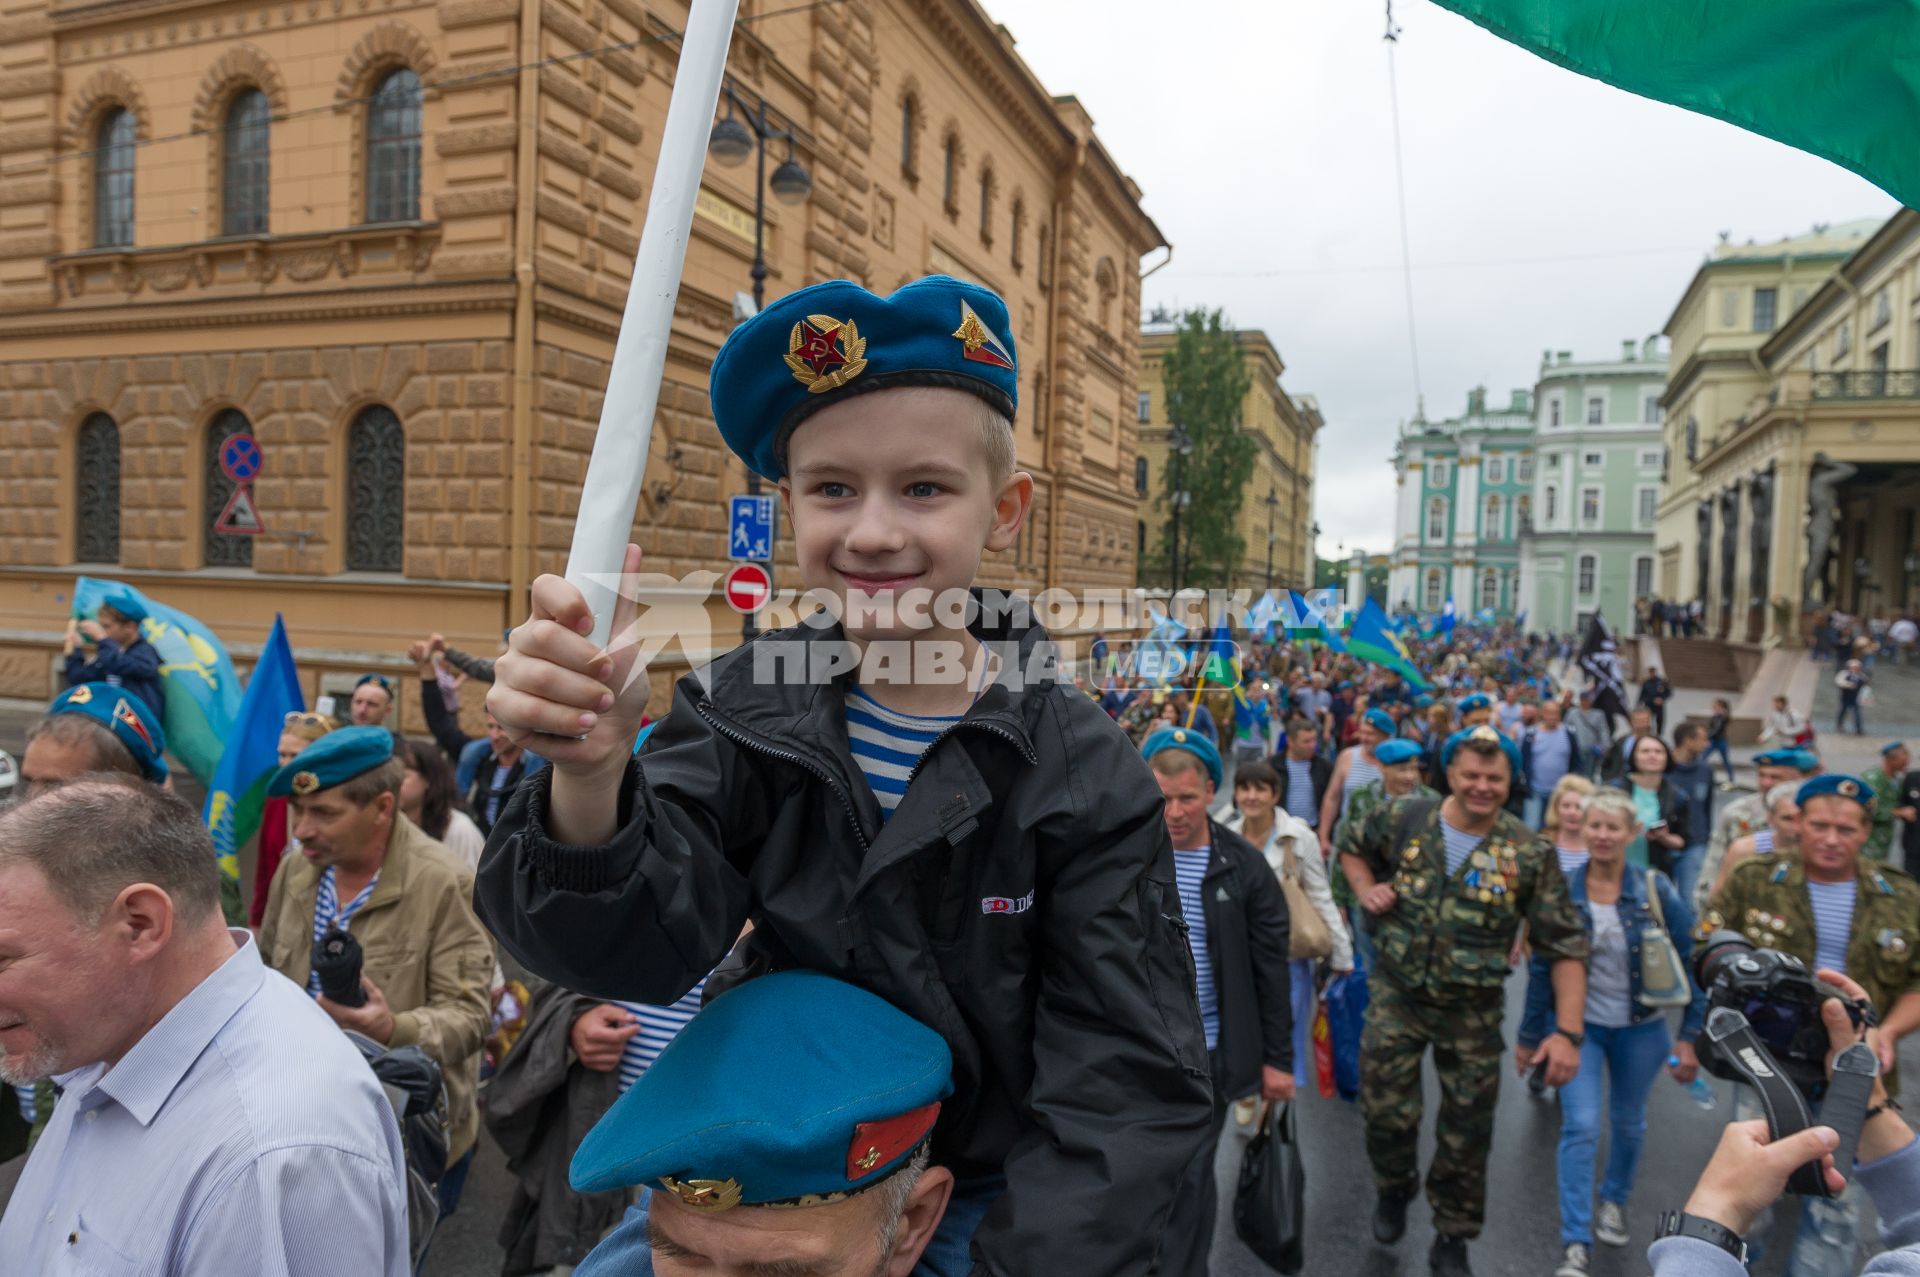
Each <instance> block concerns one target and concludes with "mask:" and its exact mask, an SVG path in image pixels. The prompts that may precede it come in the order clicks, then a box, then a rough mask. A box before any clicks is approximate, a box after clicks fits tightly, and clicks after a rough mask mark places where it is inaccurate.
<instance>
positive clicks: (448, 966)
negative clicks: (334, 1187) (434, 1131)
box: [260, 727, 494, 1217]
mask: <svg viewBox="0 0 1920 1277" xmlns="http://www.w3.org/2000/svg"><path fill="white" fill-rule="evenodd" d="M404 770H405V769H404V768H403V766H402V765H401V762H400V760H399V759H397V758H395V757H394V756H393V737H392V735H391V734H390V733H388V731H387V730H386V728H384V727H349V728H343V729H341V730H340V731H336V732H329V733H328V734H327V735H325V736H323V737H321V738H320V739H319V740H317V741H315V742H314V743H313V744H311V745H309V746H308V747H307V748H306V749H305V750H303V751H302V752H301V753H300V754H299V755H298V756H297V757H296V758H294V760H293V761H292V762H290V763H288V764H287V765H286V766H285V767H282V768H281V769H280V770H279V771H278V772H276V773H275V774H274V777H273V779H272V780H271V781H270V782H269V783H268V786H267V792H268V793H269V794H271V795H274V796H276V797H277V796H280V795H286V796H288V797H289V798H290V799H291V806H292V810H293V836H294V838H295V840H296V846H297V847H298V849H299V850H298V854H291V853H290V854H288V855H287V857H286V858H285V859H283V860H282V861H281V862H280V867H279V869H278V870H276V871H275V873H274V876H273V886H272V887H271V888H270V889H269V891H268V894H267V910H266V916H265V918H264V919H263V920H262V925H261V928H260V949H261V952H262V954H263V956H264V957H265V958H266V962H267V965H268V966H270V967H272V968H273V969H274V970H275V971H278V972H279V973H280V974H282V975H284V976H286V977H287V978H288V979H289V980H292V981H293V982H294V983H296V984H298V985H301V986H302V987H304V988H305V989H306V990H307V991H308V992H309V993H310V994H312V995H313V997H314V998H315V1000H316V1001H317V1002H318V1004H319V1006H320V1009H321V1010H323V1011H325V1012H326V1013H327V1014H328V1015H330V1016H332V1017H333V1019H334V1021H335V1022H336V1023H338V1024H339V1025H340V1027H342V1028H344V1029H351V1030H353V1031H354V1032H356V1033H361V1034H364V1035H365V1036H367V1037H369V1038H372V1039H373V1040H374V1041H376V1042H380V1043H384V1044H385V1045H387V1046H407V1045H413V1046H418V1047H419V1048H420V1049H421V1050H423V1051H425V1052H426V1053H427V1054H428V1055H430V1056H432V1057H433V1058H434V1059H435V1060H436V1061H438V1062H439V1065H440V1068H441V1070H442V1072H443V1073H444V1075H445V1078H446V1087H447V1104H448V1110H449V1111H448V1117H449V1121H450V1123H451V1127H452V1130H451V1134H450V1139H449V1141H448V1147H447V1173H446V1175H445V1177H444V1178H443V1179H442V1180H441V1183H440V1198H441V1205H440V1211H441V1215H442V1217H445V1216H446V1215H450V1214H452V1213H453V1209H454V1207H455V1206H456V1205H457V1204H458V1203H459V1199H460V1191H461V1189H462V1187H464V1185H465V1183H466V1176H467V1170H468V1168H469V1167H470V1166H471V1165H472V1161H473V1157H472V1154H473V1145H474V1139H475V1137H476V1136H477V1134H478V1132H479V1123H480V1118H479V1110H478V1108H477V1107H476V1105H475V1098H474V1097H475V1092H476V1090H477V1088H478V1086H479V1079H480V1049H481V1042H482V1040H483V1039H484V1038H485V1036H486V1032H487V1016H488V998H487V993H488V981H489V979H490V978H491V976H492V973H493V962H494V955H493V943H492V940H491V939H490V938H489V937H488V935H487V932H486V930H485V929H484V928H483V927H482V926H481V925H480V920H479V918H477V917H476V916H475V915H474V912H473V906H472V904H471V901H472V899H473V876H472V874H471V872H470V871H469V870H468V869H467V868H466V867H465V866H464V865H462V864H461V863H460V862H459V861H458V860H456V859H455V858H454V856H453V854H452V853H451V852H449V851H448V850H447V849H446V848H445V847H443V846H442V845H441V844H440V843H438V842H436V841H435V840H434V839H432V838H429V837H428V836H427V835H426V834H425V833H423V832H421V830H420V829H419V828H418V827H417V826H415V825H414V824H413V823H412V822H411V821H409V820H408V819H407V818H406V817H405V816H404V815H402V814H401V812H400V779H401V776H402V774H403V772H404ZM334 928H339V929H340V930H343V931H346V932H349V933H351V935H352V936H353V938H354V939H355V940H356V941H358V942H359V945H360V950H361V953H362V955H363V965H362V967H361V978H360V988H361V993H362V995H363V996H364V997H365V999H366V1001H365V1002H364V1004H362V1005H360V1006H348V1005H345V1004H344V1002H336V1001H334V1000H333V999H332V998H329V997H326V996H325V995H323V994H322V993H321V989H320V978H319V976H318V975H317V974H316V973H315V972H314V970H313V963H312V957H313V950H314V946H315V944H316V943H317V942H318V941H320V940H321V939H322V937H324V936H326V935H327V933H328V932H329V931H330V930H332V929H334Z"/></svg>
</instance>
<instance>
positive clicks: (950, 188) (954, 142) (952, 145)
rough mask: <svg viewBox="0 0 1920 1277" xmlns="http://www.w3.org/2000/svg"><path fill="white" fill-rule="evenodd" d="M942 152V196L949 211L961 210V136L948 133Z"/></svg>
mask: <svg viewBox="0 0 1920 1277" xmlns="http://www.w3.org/2000/svg"><path fill="white" fill-rule="evenodd" d="M943 145H944V149H943V151H942V152H941V161H940V164H941V168H940V172H941V178H940V198H941V199H942V200H944V201H945V202H946V205H947V211H948V212H950V213H957V212H959V211H960V138H959V135H958V134H954V133H949V134H947V140H946V142H945V143H944V144H943Z"/></svg>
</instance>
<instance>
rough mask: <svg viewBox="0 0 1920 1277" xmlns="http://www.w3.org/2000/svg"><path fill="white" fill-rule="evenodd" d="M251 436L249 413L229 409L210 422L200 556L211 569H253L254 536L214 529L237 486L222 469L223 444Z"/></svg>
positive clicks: (251, 424)
mask: <svg viewBox="0 0 1920 1277" xmlns="http://www.w3.org/2000/svg"><path fill="white" fill-rule="evenodd" d="M251 433H253V423H252V422H250V421H248V420H247V414H246V413H244V412H241V411H239V410H238V409H235V408H228V409H227V410H226V411H225V412H222V413H220V414H219V415H218V416H216V417H215V418H214V419H213V420H212V421H209V422H208V423H207V447H206V454H207V455H206V459H205V462H204V466H205V474H206V487H205V492H206V503H205V507H204V513H203V515H202V517H203V518H204V519H205V520H206V522H205V524H204V525H203V527H202V531H201V550H202V554H201V557H202V558H204V559H205V560H206V564H207V566H208V567H210V568H250V567H252V566H253V538H252V537H250V536H236V535H234V534H232V533H230V532H216V531H215V530H214V526H215V525H216V524H218V523H219V522H220V516H221V515H222V514H224V513H226V509H227V502H229V501H231V500H232V499H233V487H234V484H233V480H231V479H229V478H227V472H226V471H225V470H222V469H221V468H220V445H221V444H223V443H225V442H226V441H227V439H228V438H230V437H231V436H233V435H237V434H251Z"/></svg>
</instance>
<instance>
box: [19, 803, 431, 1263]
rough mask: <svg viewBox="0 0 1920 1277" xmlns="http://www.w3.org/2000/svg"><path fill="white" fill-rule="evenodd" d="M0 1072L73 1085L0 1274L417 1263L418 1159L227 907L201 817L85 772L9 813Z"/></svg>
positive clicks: (361, 1071)
mask: <svg viewBox="0 0 1920 1277" xmlns="http://www.w3.org/2000/svg"><path fill="white" fill-rule="evenodd" d="M0 1050H4V1051H5V1056H4V1057H3V1058H0V1076H3V1077H4V1078H5V1079H6V1080H7V1081H9V1082H16V1083H17V1082H22V1081H27V1080H31V1079H34V1078H37V1077H42V1076H52V1077H54V1078H55V1080H56V1081H58V1082H59V1084H60V1085H61V1087H62V1088H63V1091H64V1094H63V1095H62V1096H61V1099H60V1103H59V1106H58V1107H57V1108H56V1109H55V1110H54V1114H53V1120H52V1121H51V1122H50V1123H49V1125H48V1127H47V1130H46V1133H45V1134H44V1135H43V1136H42V1138H41V1140H40V1142H39V1144H38V1145H36V1146H35V1148H34V1151H33V1154H32V1156H31V1157H30V1158H29V1159H28V1162H27V1165H26V1168H25V1170H24V1171H23V1172H22V1173H21V1177H20V1180H19V1183H18V1184H17V1185H16V1187H15V1189H14V1192H13V1196H12V1198H11V1200H10V1201H9V1202H8V1205H7V1212H6V1216H5V1218H4V1219H0V1268H4V1269H5V1271H7V1272H9V1273H11V1272H20V1273H33V1274H36V1275H39V1274H58V1273H109V1272H111V1273H118V1272H127V1273H133V1272H136V1271H137V1272H139V1273H142V1274H152V1275H153V1277H175V1275H179V1277H202V1275H204V1277H227V1275H228V1274H239V1273H245V1274H248V1277H283V1275H284V1277H306V1275H308V1274H311V1275H312V1277H321V1275H322V1274H325V1275H326V1277H338V1274H344V1273H351V1274H355V1277H359V1275H361V1274H366V1275H368V1277H404V1275H405V1274H406V1272H407V1270H408V1244H407V1243H408V1234H407V1227H408V1226H407V1204H406V1194H405V1182H406V1181H405V1163H404V1153H403V1151H402V1148H401V1143H400V1132H399V1127H398V1125H397V1123H396V1121H395V1118H394V1114H393V1109H392V1107H391V1105H390V1104H389V1102H388V1100H387V1098H386V1096H385V1094H384V1092H383V1091H382V1089H381V1087H380V1085H379V1083H378V1082H377V1081H376V1080H375V1079H374V1076H373V1074H372V1072H371V1070H369V1069H368V1067H367V1065H366V1063H365V1061H364V1060H362V1059H361V1057H360V1055H359V1052H358V1051H357V1050H356V1049H355V1048H354V1047H353V1045H352V1044H351V1043H350V1042H348V1041H347V1039H346V1038H345V1037H343V1036H342V1035H341V1033H340V1031H339V1030H338V1029H337V1028H336V1027H335V1026H334V1024H333V1022H332V1021H331V1020H329V1019H328V1018H327V1016H326V1014H325V1013H324V1012H322V1011H321V1010H320V1009H319V1008H318V1007H316V1006H315V1005H314V1004H313V1002H312V1000H311V999H310V998H308V997H307V996H306V994H305V993H304V992H303V991H302V990H301V989H300V988H299V987H298V986H296V985H294V984H292V983H291V982H289V981H288V980H286V979H285V978H284V977H282V976H280V975H278V974H277V973H275V972H272V971H270V970H268V969H267V968H266V967H265V966H264V965H263V964H262V963H261V960H260V954H259V951H258V950H257V949H256V948H255V947H254V943H253V940H252V938H251V937H250V936H248V935H247V933H246V932H244V931H228V930H227V929H226V927H225V925H224V923H223V921H222V918H221V914H220V894H219V878H218V874H217V871H216V870H215V867H214V859H213V847H212V845H211V843H210V842H209V841H208V838H207V835H206V830H205V828H204V826H202V825H201V823H200V821H199V818H198V816H197V815H196V814H195V813H194V812H193V811H192V809H190V808H188V807H187V806H186V805H185V804H183V803H181V802H180V801H179V800H178V799H176V798H174V797H173V796H171V795H169V794H166V793H163V792H162V791H160V790H157V789H155V788H153V787H152V786H149V785H137V786H136V785H132V784H121V783H117V782H114V781H110V780H104V779H85V780H81V781H77V782H75V783H73V784H70V785H67V786H64V787H62V788H60V789H55V790H52V791H50V792H47V793H44V794H40V795H37V796H36V797H35V798H34V799H33V800H32V801H30V802H28V803H25V804H22V805H21V806H19V807H16V808H14V809H12V810H10V811H7V812H5V813H4V814H0Z"/></svg>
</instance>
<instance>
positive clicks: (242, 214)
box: [220, 89, 271, 235]
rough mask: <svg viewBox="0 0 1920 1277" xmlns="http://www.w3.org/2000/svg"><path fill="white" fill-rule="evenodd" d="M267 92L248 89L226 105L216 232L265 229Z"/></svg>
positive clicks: (252, 232)
mask: <svg viewBox="0 0 1920 1277" xmlns="http://www.w3.org/2000/svg"><path fill="white" fill-rule="evenodd" d="M270 114H271V110H270V109H269V108H268V106H267V95H266V94H264V93H262V92H261V91H260V90H258V89H248V90H246V91H245V92H243V93H241V94H240V95H239V96H238V97H236V98H234V100H233V105H231V106H229V107H228V108H227V128H226V138H225V140H224V144H223V146H222V150H221V165H220V233H221V234H222V235H262V234H265V233H266V229H267V117H268V116H269V115H270Z"/></svg>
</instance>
